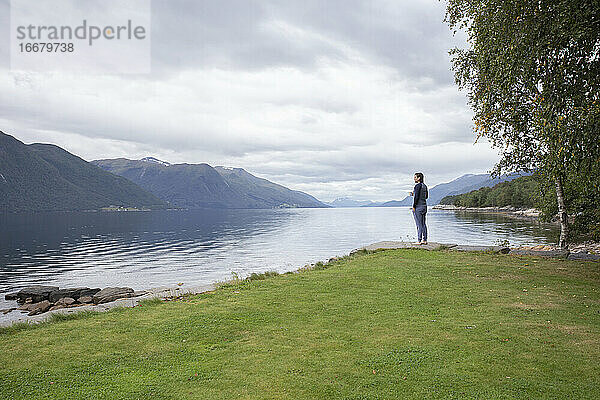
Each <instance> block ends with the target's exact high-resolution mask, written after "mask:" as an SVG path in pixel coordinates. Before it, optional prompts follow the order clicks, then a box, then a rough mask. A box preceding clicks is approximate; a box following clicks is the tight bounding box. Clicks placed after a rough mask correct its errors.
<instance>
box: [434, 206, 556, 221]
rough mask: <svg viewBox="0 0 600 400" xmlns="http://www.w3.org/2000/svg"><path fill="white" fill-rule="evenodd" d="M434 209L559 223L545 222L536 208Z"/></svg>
mask: <svg viewBox="0 0 600 400" xmlns="http://www.w3.org/2000/svg"><path fill="white" fill-rule="evenodd" d="M431 208H432V209H433V210H441V211H464V212H475V213H483V214H500V215H505V216H507V217H513V218H517V219H525V220H528V221H536V222H539V223H542V224H551V225H558V221H550V222H545V221H541V220H540V216H541V214H542V213H541V211H539V210H537V209H535V208H516V207H512V206H505V207H459V206H455V205H452V204H436V205H435V206H433V207H431Z"/></svg>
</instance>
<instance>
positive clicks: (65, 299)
mask: <svg viewBox="0 0 600 400" xmlns="http://www.w3.org/2000/svg"><path fill="white" fill-rule="evenodd" d="M73 303H75V299H74V298H72V297H63V298H61V299H60V300H58V301H57V302H56V305H57V306H58V305H60V306H70V305H71V304H73Z"/></svg>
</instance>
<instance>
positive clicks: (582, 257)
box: [567, 251, 600, 261]
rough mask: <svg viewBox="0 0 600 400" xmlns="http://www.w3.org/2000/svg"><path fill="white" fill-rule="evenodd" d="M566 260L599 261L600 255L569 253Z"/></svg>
mask: <svg viewBox="0 0 600 400" xmlns="http://www.w3.org/2000/svg"><path fill="white" fill-rule="evenodd" d="M567 260H580V261H600V255H598V254H590V253H586V252H583V251H582V252H577V253H569V255H568V256H567Z"/></svg>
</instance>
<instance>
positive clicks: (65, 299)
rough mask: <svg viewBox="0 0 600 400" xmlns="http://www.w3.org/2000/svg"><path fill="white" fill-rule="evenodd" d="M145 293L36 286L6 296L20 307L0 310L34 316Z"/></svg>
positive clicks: (117, 289) (122, 289) (116, 289)
mask: <svg viewBox="0 0 600 400" xmlns="http://www.w3.org/2000/svg"><path fill="white" fill-rule="evenodd" d="M144 293H145V292H135V291H134V290H133V289H132V288H129V287H108V288H105V289H100V288H95V289H92V288H89V287H78V288H68V289H60V288H59V287H58V286H41V285H35V286H28V287H26V288H23V289H21V290H19V291H18V292H16V293H9V294H7V295H6V296H4V298H5V300H16V301H17V304H18V307H14V308H8V309H4V310H0V312H2V313H3V314H8V313H9V312H12V311H15V310H17V311H21V312H23V313H27V315H29V316H33V315H38V314H43V313H45V312H48V311H54V310H60V309H62V308H73V307H80V306H84V305H87V304H104V303H109V302H111V301H114V300H117V299H123V298H129V297H136V296H141V295H143V294H144Z"/></svg>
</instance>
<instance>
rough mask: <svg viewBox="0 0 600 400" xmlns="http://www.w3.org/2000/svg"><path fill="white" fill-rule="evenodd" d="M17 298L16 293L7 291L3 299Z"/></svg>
mask: <svg viewBox="0 0 600 400" xmlns="http://www.w3.org/2000/svg"><path fill="white" fill-rule="evenodd" d="M18 298H19V296H18V295H17V293H8V294H6V296H4V300H17V299H18Z"/></svg>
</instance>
